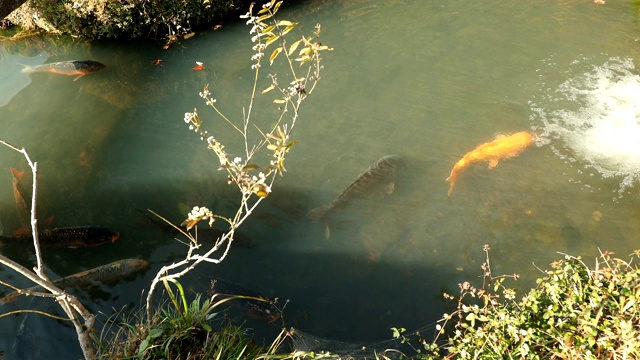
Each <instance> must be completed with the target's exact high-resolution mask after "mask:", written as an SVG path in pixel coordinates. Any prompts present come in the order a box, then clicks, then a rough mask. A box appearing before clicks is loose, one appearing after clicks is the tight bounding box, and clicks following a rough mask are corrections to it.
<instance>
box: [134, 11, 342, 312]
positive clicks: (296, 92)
mask: <svg viewBox="0 0 640 360" xmlns="http://www.w3.org/2000/svg"><path fill="white" fill-rule="evenodd" d="M281 5H282V1H277V2H268V3H266V4H265V5H263V6H262V8H261V9H260V10H259V11H258V12H257V13H255V14H254V13H253V5H252V6H251V7H250V8H249V12H248V13H247V14H245V15H244V16H242V18H245V19H247V24H248V25H250V26H251V30H250V31H249V33H250V34H251V36H252V38H251V40H252V42H253V43H254V45H253V47H252V49H253V50H254V55H253V56H252V57H251V61H252V64H251V70H252V71H253V73H254V77H253V84H252V87H251V90H250V100H249V104H248V106H247V108H245V109H243V110H242V118H241V119H234V118H233V117H230V116H227V115H226V114H224V113H223V112H222V111H221V109H220V108H219V107H218V105H217V100H216V99H215V98H214V97H213V94H212V91H213V92H215V91H217V89H210V88H209V86H208V85H205V86H204V89H203V91H201V92H200V96H201V97H202V98H203V99H204V100H205V103H206V105H207V106H209V107H211V108H212V109H213V110H214V112H215V113H216V114H217V115H218V116H219V117H220V118H221V119H223V120H224V122H225V123H226V124H228V125H229V126H231V128H232V129H234V130H235V131H236V132H237V133H238V134H239V140H240V141H239V144H240V145H239V146H238V147H240V148H242V149H243V150H240V151H243V152H244V154H243V155H244V156H234V157H232V156H230V155H229V153H228V152H227V150H226V145H223V144H222V142H221V141H220V140H218V139H216V138H215V137H214V136H213V135H212V134H211V133H210V132H209V130H205V129H204V128H203V122H202V120H201V119H200V116H199V115H198V111H197V109H194V111H193V112H187V113H185V116H184V121H185V123H187V124H188V126H189V129H190V130H192V131H194V132H196V133H197V134H198V135H199V137H200V139H201V140H203V141H205V142H206V144H207V148H208V149H209V150H211V151H213V152H214V153H215V155H216V157H217V158H218V164H216V165H217V166H219V169H220V170H223V171H226V172H227V179H228V183H229V184H234V185H235V186H236V187H237V189H238V190H239V191H240V194H241V199H240V202H239V206H238V208H237V209H236V211H235V213H233V214H231V215H226V216H225V215H221V214H215V213H213V212H212V211H211V210H209V209H208V208H206V207H197V206H196V207H194V208H193V209H192V210H191V212H190V213H189V214H187V218H186V219H185V220H184V221H183V222H182V224H181V225H182V226H185V227H186V228H187V230H188V229H191V228H192V227H193V226H195V225H196V224H197V223H198V222H200V221H202V220H204V221H207V222H208V224H209V226H211V225H212V224H213V222H214V221H217V220H222V221H224V222H226V223H227V225H228V226H229V227H228V229H229V230H228V231H227V232H226V233H225V234H224V235H222V236H221V237H220V238H218V240H217V241H216V242H215V243H213V244H210V245H209V244H207V247H206V248H203V246H202V244H200V243H199V242H198V240H197V238H195V237H193V236H191V235H189V234H188V233H186V232H184V231H183V234H184V235H185V236H186V237H188V239H189V243H188V246H189V248H188V249H187V253H186V256H185V258H184V259H183V260H182V261H178V262H175V263H173V264H169V265H165V266H163V267H162V269H160V271H159V272H158V273H157V274H156V277H155V278H154V280H153V282H152V284H151V286H150V289H149V293H148V296H147V305H146V307H147V311H148V317H149V318H151V317H152V302H151V300H152V298H153V293H154V289H155V286H156V285H157V284H158V283H159V282H160V281H164V279H177V278H179V277H181V276H183V275H184V274H186V273H188V272H189V271H191V270H192V269H193V268H194V267H195V266H197V265H198V264H200V263H202V262H208V263H213V264H219V263H220V262H222V261H223V260H224V258H225V257H226V256H227V254H228V252H229V249H230V247H231V244H232V243H233V239H234V234H235V231H236V229H237V228H238V227H239V226H240V225H241V224H242V223H243V222H244V221H246V220H247V219H248V217H249V216H250V215H251V213H252V212H253V211H254V210H255V209H256V207H257V206H258V205H259V204H260V203H261V202H262V201H263V200H264V199H265V198H266V197H267V196H268V195H269V193H271V190H272V186H273V184H274V182H275V180H276V178H277V175H283V174H284V172H285V171H286V168H285V157H286V155H287V153H288V152H289V151H290V150H291V148H292V147H293V146H294V145H296V141H293V140H291V135H292V131H293V129H294V127H295V124H296V121H297V120H298V117H299V111H300V106H301V104H302V102H303V101H304V100H305V99H307V97H308V96H309V95H310V94H311V93H312V92H313V90H314V89H315V86H316V84H317V83H318V81H319V80H320V72H321V69H322V65H321V60H322V59H321V56H320V55H321V53H322V52H323V51H327V50H331V49H330V48H329V47H327V46H325V45H321V44H320V42H319V40H318V38H319V36H320V25H316V27H315V32H314V36H312V37H306V36H302V37H301V38H300V39H298V40H296V41H294V42H293V43H291V44H290V45H289V44H288V43H287V41H286V39H285V36H286V35H287V34H288V33H289V32H290V31H291V30H293V29H294V28H295V27H296V25H297V23H294V22H291V21H288V20H279V19H276V13H277V12H278V9H279V8H280V6H281ZM275 44H277V45H279V46H278V47H276V48H275V49H274V50H273V51H272V52H271V55H270V56H269V64H270V65H273V64H274V62H275V60H276V59H281V60H283V62H284V68H285V69H286V71H287V73H288V76H290V80H287V82H286V83H287V84H288V85H286V86H283V85H280V83H279V82H278V77H277V75H276V74H269V75H268V79H269V80H270V85H269V86H268V87H267V88H265V89H264V90H263V91H261V93H260V94H258V83H259V80H260V79H261V78H262V77H263V76H262V72H261V68H262V65H263V63H264V59H265V57H266V56H265V54H266V53H267V50H268V49H269V46H271V45H275ZM298 49H299V50H298ZM279 55H281V56H279ZM219 91H222V90H219ZM271 91H273V92H274V93H277V94H278V95H276V98H275V99H274V100H273V104H274V105H275V106H276V108H277V109H278V111H279V115H277V118H276V120H275V122H272V123H271V125H267V126H264V125H261V124H260V123H258V122H256V120H255V119H254V117H255V112H256V110H255V108H254V105H255V102H256V96H258V95H263V94H267V93H270V92H271ZM236 144H237V143H236ZM263 153H264V156H267V158H268V159H269V160H268V163H267V164H263V165H262V166H261V165H258V164H259V161H258V160H257V157H258V155H259V154H263Z"/></svg>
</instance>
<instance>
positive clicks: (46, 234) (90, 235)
mask: <svg viewBox="0 0 640 360" xmlns="http://www.w3.org/2000/svg"><path fill="white" fill-rule="evenodd" d="M119 236H120V234H119V233H117V232H115V231H111V230H109V229H107V228H103V227H99V226H79V227H68V228H60V229H49V230H44V231H40V232H38V240H39V241H40V245H41V246H49V247H62V246H65V247H81V246H98V245H102V244H104V243H108V242H114V241H116V240H118V237H119ZM0 243H18V244H31V243H33V236H31V234H25V235H15V236H0Z"/></svg>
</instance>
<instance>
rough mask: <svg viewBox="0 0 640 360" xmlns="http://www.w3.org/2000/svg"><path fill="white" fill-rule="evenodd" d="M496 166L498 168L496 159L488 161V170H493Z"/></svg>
mask: <svg viewBox="0 0 640 360" xmlns="http://www.w3.org/2000/svg"><path fill="white" fill-rule="evenodd" d="M496 166H498V159H492V160H490V161H489V169H493V168H494V167H496Z"/></svg>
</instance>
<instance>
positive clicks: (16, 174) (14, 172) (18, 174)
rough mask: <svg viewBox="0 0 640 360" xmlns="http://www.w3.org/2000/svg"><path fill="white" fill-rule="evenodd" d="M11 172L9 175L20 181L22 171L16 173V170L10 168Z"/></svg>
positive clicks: (22, 174)
mask: <svg viewBox="0 0 640 360" xmlns="http://www.w3.org/2000/svg"><path fill="white" fill-rule="evenodd" d="M9 169H10V170H11V174H13V176H14V177H15V178H16V179H18V180H22V177H23V176H24V171H18V169H16V168H14V167H12V168H9Z"/></svg>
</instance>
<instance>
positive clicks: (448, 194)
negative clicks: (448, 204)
mask: <svg viewBox="0 0 640 360" xmlns="http://www.w3.org/2000/svg"><path fill="white" fill-rule="evenodd" d="M455 184H456V183H455V182H452V183H451V186H449V191H448V192H447V196H451V193H452V192H453V186H454V185H455Z"/></svg>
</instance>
